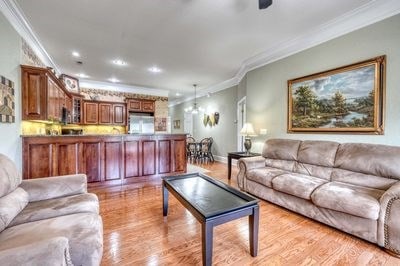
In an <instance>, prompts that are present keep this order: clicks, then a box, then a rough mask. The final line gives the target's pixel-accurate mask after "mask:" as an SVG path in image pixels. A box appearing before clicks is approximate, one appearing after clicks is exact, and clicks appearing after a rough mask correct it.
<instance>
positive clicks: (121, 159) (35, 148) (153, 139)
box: [23, 134, 186, 186]
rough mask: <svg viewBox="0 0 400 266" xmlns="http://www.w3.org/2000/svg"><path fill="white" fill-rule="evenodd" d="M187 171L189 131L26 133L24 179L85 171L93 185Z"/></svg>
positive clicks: (24, 142)
mask: <svg viewBox="0 0 400 266" xmlns="http://www.w3.org/2000/svg"><path fill="white" fill-rule="evenodd" d="M185 172H186V135H184V134H182V135H179V134H177V135H175V134H172V135H119V136H101V135H99V136H54V137H51V136H43V137H23V177H24V179H30V178H40V177H47V176H57V175H67V174H77V173H84V174H86V175H87V178H88V182H89V183H91V185H92V186H93V185H96V184H97V185H103V184H104V185H112V184H121V183H129V182H135V180H136V179H137V178H142V177H154V176H160V177H161V176H165V175H170V174H178V173H185Z"/></svg>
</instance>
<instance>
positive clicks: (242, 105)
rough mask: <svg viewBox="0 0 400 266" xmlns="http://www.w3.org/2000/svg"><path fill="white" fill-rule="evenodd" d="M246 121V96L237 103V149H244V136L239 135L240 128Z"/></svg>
mask: <svg viewBox="0 0 400 266" xmlns="http://www.w3.org/2000/svg"><path fill="white" fill-rule="evenodd" d="M245 123H246V96H245V97H243V98H242V99H240V101H239V102H238V103H237V150H238V151H244V145H243V143H244V137H243V136H241V135H240V130H241V129H242V128H243V125H244V124H245Z"/></svg>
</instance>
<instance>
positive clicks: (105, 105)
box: [83, 101, 126, 126]
mask: <svg viewBox="0 0 400 266" xmlns="http://www.w3.org/2000/svg"><path fill="white" fill-rule="evenodd" d="M83 117H84V122H83V123H84V124H88V125H121V126H123V125H126V105H125V103H112V102H98V101H83Z"/></svg>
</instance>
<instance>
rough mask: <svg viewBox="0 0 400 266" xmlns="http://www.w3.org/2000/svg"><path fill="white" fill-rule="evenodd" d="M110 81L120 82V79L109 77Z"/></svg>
mask: <svg viewBox="0 0 400 266" xmlns="http://www.w3.org/2000/svg"><path fill="white" fill-rule="evenodd" d="M108 81H111V82H112V83H117V82H119V79H116V78H109V79H108Z"/></svg>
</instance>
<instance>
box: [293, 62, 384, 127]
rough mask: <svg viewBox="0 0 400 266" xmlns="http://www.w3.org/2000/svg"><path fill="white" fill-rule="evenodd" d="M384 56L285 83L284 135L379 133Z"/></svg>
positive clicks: (381, 124)
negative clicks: (305, 133) (285, 121)
mask: <svg viewBox="0 0 400 266" xmlns="http://www.w3.org/2000/svg"><path fill="white" fill-rule="evenodd" d="M384 68H385V56H380V57H376V58H373V59H370V60H367V61H363V62H360V63H356V64H352V65H349V66H344V67H341V68H337V69H333V70H328V71H325V72H321V73H317V74H313V75H310V76H306V77H302V78H297V79H293V80H289V81H288V91H289V96H288V98H289V111H288V132H289V133H292V132H321V133H324V132H327V133H329V132H335V133H367V134H383V98H384V74H385V69H384Z"/></svg>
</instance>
